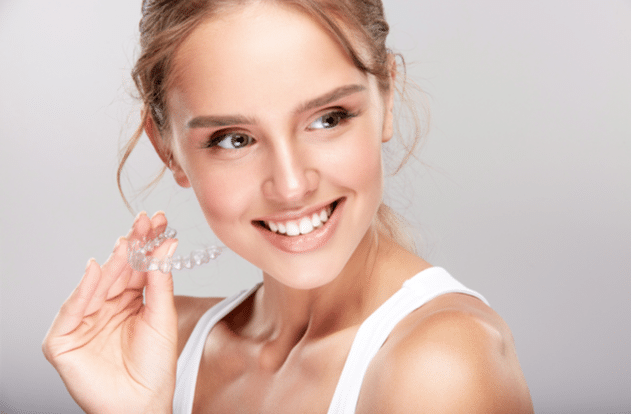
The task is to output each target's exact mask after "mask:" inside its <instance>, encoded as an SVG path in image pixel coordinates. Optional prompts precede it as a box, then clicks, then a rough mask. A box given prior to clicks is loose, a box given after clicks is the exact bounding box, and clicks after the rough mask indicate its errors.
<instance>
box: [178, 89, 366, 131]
mask: <svg viewBox="0 0 632 414" xmlns="http://www.w3.org/2000/svg"><path fill="white" fill-rule="evenodd" d="M364 90H366V88H365V87H364V86H362V85H357V84H354V85H345V86H341V87H338V88H336V89H334V90H332V91H330V92H327V93H325V94H324V95H321V96H319V97H317V98H314V99H312V100H310V101H308V102H305V103H303V104H301V105H299V106H298V108H297V109H296V111H295V113H296V114H299V113H302V112H306V111H309V110H311V109H315V108H318V107H320V106H324V105H327V104H329V103H331V102H334V101H336V100H338V99H341V98H344V97H345V96H348V95H352V94H354V93H356V92H360V91H364ZM255 123H256V122H255V119H253V118H251V117H247V116H242V115H226V116H222V115H202V116H197V117H195V118H193V119H192V120H190V121H189V122H188V123H187V127H188V128H212V127H225V126H231V125H252V124H255Z"/></svg>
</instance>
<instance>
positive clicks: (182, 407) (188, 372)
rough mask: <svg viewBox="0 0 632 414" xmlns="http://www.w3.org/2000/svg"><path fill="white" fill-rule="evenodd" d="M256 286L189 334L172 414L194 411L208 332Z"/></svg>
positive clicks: (233, 298) (212, 313)
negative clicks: (196, 388)
mask: <svg viewBox="0 0 632 414" xmlns="http://www.w3.org/2000/svg"><path fill="white" fill-rule="evenodd" d="M259 286H261V283H259V284H257V285H255V286H254V287H252V288H251V289H246V290H243V291H241V292H239V293H237V294H235V295H233V296H230V297H228V298H226V299H224V300H222V301H221V302H219V303H218V304H216V305H215V306H213V307H211V308H210V309H209V310H207V311H206V312H205V313H204V314H203V315H202V317H201V318H200V320H199V321H198V322H197V324H196V325H195V328H193V332H191V336H189V339H188V340H187V343H186V345H185V346H184V349H183V350H182V353H181V354H180V357H179V358H178V367H177V370H176V389H175V393H174V396H173V413H174V414H190V413H191V412H192V411H193V399H194V396H195V385H196V382H197V376H198V371H199V369H200V361H201V360H202V353H203V352H204V346H205V344H206V338H207V336H208V334H209V332H211V329H213V327H214V326H215V324H217V322H219V321H220V320H222V318H223V317H224V316H226V315H227V314H229V313H230V312H231V311H232V310H233V309H235V308H236V307H237V306H239V305H240V304H241V303H242V302H244V301H245V300H246V299H247V298H248V297H250V295H252V294H253V293H254V292H255V291H256V290H257V289H258V288H259Z"/></svg>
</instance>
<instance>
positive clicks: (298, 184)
mask: <svg viewBox="0 0 632 414" xmlns="http://www.w3.org/2000/svg"><path fill="white" fill-rule="evenodd" d="M267 162H268V167H269V168H268V170H267V174H268V175H267V177H266V178H265V180H264V182H263V188H262V190H263V194H264V196H265V197H266V198H268V199H269V200H272V201H275V202H278V203H282V204H296V203H299V202H301V201H302V200H304V199H305V198H306V197H308V196H309V195H310V194H311V193H313V192H314V191H315V190H316V189H317V188H318V184H319V180H320V177H319V175H318V172H317V171H316V169H314V168H313V166H310V165H309V164H310V160H309V156H308V152H307V151H306V150H303V151H301V149H300V148H298V145H297V144H296V143H292V142H284V143H282V144H279V145H276V146H275V147H274V148H272V149H271V150H270V156H269V157H268V161H267Z"/></svg>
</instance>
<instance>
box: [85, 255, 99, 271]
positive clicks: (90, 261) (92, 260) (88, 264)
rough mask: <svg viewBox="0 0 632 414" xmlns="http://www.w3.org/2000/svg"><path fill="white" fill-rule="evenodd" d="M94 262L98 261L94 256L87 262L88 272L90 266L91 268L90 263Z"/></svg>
mask: <svg viewBox="0 0 632 414" xmlns="http://www.w3.org/2000/svg"><path fill="white" fill-rule="evenodd" d="M92 262H96V260H95V258H94V257H91V258H90V260H88V263H86V270H85V271H86V272H87V271H88V268H90V265H91V264H92Z"/></svg>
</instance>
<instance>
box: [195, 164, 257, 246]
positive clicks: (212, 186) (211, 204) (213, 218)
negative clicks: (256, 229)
mask: <svg viewBox="0 0 632 414" xmlns="http://www.w3.org/2000/svg"><path fill="white" fill-rule="evenodd" d="M191 176H192V179H191V184H192V187H193V191H194V192H195V196H196V197H197V200H198V203H199V204H200V207H201V208H202V211H203V212H204V216H205V217H206V221H207V222H208V224H209V226H211V229H212V230H213V232H214V233H215V234H216V235H217V237H219V238H220V239H221V240H223V241H224V242H226V238H227V237H228V236H229V233H230V232H229V231H228V229H229V228H230V226H231V225H233V224H235V223H238V222H240V221H241V220H242V218H243V216H244V212H246V211H247V209H248V207H249V206H250V205H252V201H253V200H252V197H253V194H256V189H255V188H253V186H255V183H253V182H252V180H248V179H247V177H248V173H247V172H246V171H234V170H232V169H231V170H229V171H226V170H222V169H221V168H213V169H207V170H205V171H195V172H193V174H191Z"/></svg>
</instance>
